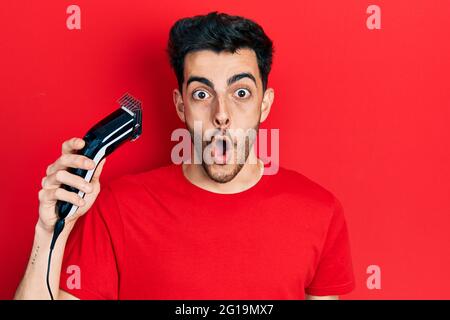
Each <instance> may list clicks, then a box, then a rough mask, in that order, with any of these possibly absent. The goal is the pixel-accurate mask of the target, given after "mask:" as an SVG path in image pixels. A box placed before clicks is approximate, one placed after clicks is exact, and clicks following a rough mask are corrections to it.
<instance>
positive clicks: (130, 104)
mask: <svg viewBox="0 0 450 320" xmlns="http://www.w3.org/2000/svg"><path fill="white" fill-rule="evenodd" d="M117 102H118V103H119V105H120V106H121V107H122V108H125V109H126V110H127V111H129V112H130V113H132V114H133V116H134V117H135V119H136V124H135V126H134V132H133V136H132V139H131V140H132V141H134V140H136V139H137V138H138V137H139V136H140V135H141V132H142V103H141V101H139V100H138V99H136V98H134V97H133V96H132V95H131V94H129V93H125V94H124V95H123V96H122V97H121V98H120V99H119V100H117Z"/></svg>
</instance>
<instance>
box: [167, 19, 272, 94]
mask: <svg viewBox="0 0 450 320" xmlns="http://www.w3.org/2000/svg"><path fill="white" fill-rule="evenodd" d="M241 48H249V49H252V50H253V51H254V52H255V54H256V58H257V62H258V68H259V72H260V76H261V79H262V83H263V90H264V91H265V90H266V88H267V81H268V77H269V72H270V69H271V67H272V56H273V51H274V48H273V43H272V40H270V39H269V37H268V36H267V35H266V34H265V33H264V30H263V28H262V27H261V26H260V25H258V24H257V23H255V22H254V21H251V20H249V19H246V18H243V17H240V16H231V15H228V14H226V13H218V12H217V11H214V12H210V13H208V14H207V15H197V16H194V17H190V18H183V19H180V20H178V21H177V22H175V24H174V25H173V26H172V28H171V29H170V33H169V41H168V45H167V53H168V55H169V59H170V64H171V66H172V68H173V69H174V71H175V74H176V77H177V80H178V86H179V89H180V91H181V90H182V85H183V81H184V77H183V72H184V58H185V56H186V55H187V54H188V53H189V52H191V51H199V50H213V51H214V52H217V53H218V52H221V51H226V52H230V53H234V52H236V51H237V50H238V49H241Z"/></svg>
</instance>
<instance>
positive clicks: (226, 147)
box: [211, 136, 233, 164]
mask: <svg viewBox="0 0 450 320" xmlns="http://www.w3.org/2000/svg"><path fill="white" fill-rule="evenodd" d="M232 149H233V146H232V143H231V140H230V138H228V137H227V136H215V137H214V140H213V142H212V149H211V152H212V157H213V159H214V162H215V163H217V164H227V163H228V162H229V160H230V157H231V151H232Z"/></svg>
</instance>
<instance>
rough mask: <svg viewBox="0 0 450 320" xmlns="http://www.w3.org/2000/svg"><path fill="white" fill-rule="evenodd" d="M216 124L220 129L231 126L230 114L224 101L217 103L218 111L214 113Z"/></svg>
mask: <svg viewBox="0 0 450 320" xmlns="http://www.w3.org/2000/svg"><path fill="white" fill-rule="evenodd" d="M213 122H214V126H216V127H217V128H218V129H227V128H229V127H230V123H231V120H230V114H229V112H228V110H227V108H226V105H225V103H224V102H223V101H219V102H218V103H217V108H216V112H215V113H214V120H213Z"/></svg>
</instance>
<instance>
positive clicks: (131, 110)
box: [47, 94, 142, 300]
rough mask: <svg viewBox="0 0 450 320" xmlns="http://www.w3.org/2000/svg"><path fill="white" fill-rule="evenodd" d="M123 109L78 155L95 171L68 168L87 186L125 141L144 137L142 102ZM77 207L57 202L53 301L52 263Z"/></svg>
mask: <svg viewBox="0 0 450 320" xmlns="http://www.w3.org/2000/svg"><path fill="white" fill-rule="evenodd" d="M117 102H118V103H119V105H120V108H119V109H117V110H116V111H114V112H112V113H111V114H109V115H108V116H107V117H106V118H104V119H103V120H101V121H100V122H98V123H97V124H96V125H95V126H93V127H92V128H91V129H90V130H89V131H88V132H87V134H86V135H85V136H84V138H83V139H84V141H85V145H84V148H83V149H81V150H79V151H78V152H77V153H78V154H80V155H84V156H86V157H88V158H90V159H92V160H93V161H94V162H95V167H94V168H93V169H91V170H84V169H76V168H69V169H68V170H67V171H68V172H70V173H72V174H75V175H78V176H80V177H82V178H83V179H84V180H86V181H87V182H91V180H92V176H93V174H94V172H95V170H96V169H97V166H98V164H99V162H100V161H101V160H102V159H103V158H104V157H106V156H107V155H109V154H111V153H112V152H113V151H114V150H116V149H117V148H118V147H119V146H121V145H122V144H123V143H124V142H126V141H129V140H131V141H134V140H136V139H137V138H138V137H139V136H140V135H141V133H142V109H141V102H139V101H138V100H136V99H135V98H133V97H132V96H131V95H129V94H125V95H124V96H123V97H122V98H120V99H119V100H118V101H117ZM61 187H62V188H64V189H65V190H68V191H71V192H75V193H78V195H79V196H80V197H81V198H84V195H85V193H84V192H83V191H81V190H78V189H76V188H73V187H71V186H68V185H64V184H63V185H62V186H61ZM77 209H78V206H76V205H74V204H72V203H69V202H66V201H61V200H58V201H57V202H56V213H57V214H58V217H59V218H58V220H57V221H56V224H55V229H54V231H53V237H52V241H51V244H50V253H49V257H48V267H47V289H48V292H49V294H50V297H51V299H52V300H53V294H52V290H51V288H50V281H49V275H50V263H51V256H52V252H53V249H54V247H55V243H56V239H58V236H59V235H60V234H61V231H62V230H63V229H64V225H65V219H66V218H68V217H70V216H72V215H73V214H75V212H76V211H77Z"/></svg>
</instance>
